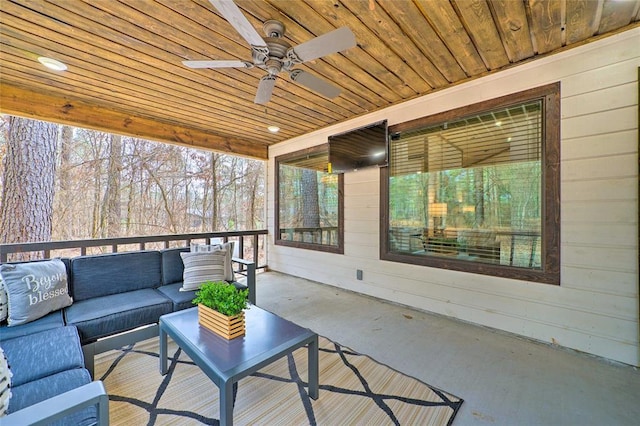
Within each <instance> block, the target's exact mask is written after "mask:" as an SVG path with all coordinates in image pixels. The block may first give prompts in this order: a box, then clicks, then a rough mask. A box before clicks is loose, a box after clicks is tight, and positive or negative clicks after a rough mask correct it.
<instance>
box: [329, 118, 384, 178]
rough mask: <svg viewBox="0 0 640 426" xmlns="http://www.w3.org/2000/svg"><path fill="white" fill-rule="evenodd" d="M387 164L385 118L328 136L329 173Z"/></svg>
mask: <svg viewBox="0 0 640 426" xmlns="http://www.w3.org/2000/svg"><path fill="white" fill-rule="evenodd" d="M386 165H387V120H383V121H379V122H377V123H373V124H370V125H368V126H365V127H361V128H359V129H355V130H350V131H348V132H345V133H340V134H338V135H332V136H329V167H328V171H329V172H330V173H344V172H349V171H352V170H358V169H363V168H365V167H370V166H386Z"/></svg>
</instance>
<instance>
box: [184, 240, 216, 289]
mask: <svg viewBox="0 0 640 426" xmlns="http://www.w3.org/2000/svg"><path fill="white" fill-rule="evenodd" d="M180 257H182V263H184V273H183V275H182V281H183V282H182V287H181V288H180V291H193V290H198V289H199V288H200V286H201V285H202V284H203V283H205V282H207V281H224V277H225V276H224V262H225V260H226V257H227V251H226V250H217V251H211V252H198V253H191V252H185V253H180Z"/></svg>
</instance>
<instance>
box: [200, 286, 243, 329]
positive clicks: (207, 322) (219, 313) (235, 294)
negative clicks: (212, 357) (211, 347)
mask: <svg viewBox="0 0 640 426" xmlns="http://www.w3.org/2000/svg"><path fill="white" fill-rule="evenodd" d="M248 296H249V290H238V289H236V287H235V286H234V285H233V284H229V283H227V282H226V281H215V282H212V281H207V282H205V283H204V284H202V286H201V287H200V290H198V291H197V292H196V297H195V299H193V300H192V302H193V304H196V305H198V322H199V323H200V325H202V326H204V327H206V328H207V329H209V330H211V331H213V332H214V333H217V334H219V335H220V336H222V337H225V338H226V339H233V338H235V337H238V336H242V335H244V331H245V323H244V310H245V309H247V308H248V306H249V304H248Z"/></svg>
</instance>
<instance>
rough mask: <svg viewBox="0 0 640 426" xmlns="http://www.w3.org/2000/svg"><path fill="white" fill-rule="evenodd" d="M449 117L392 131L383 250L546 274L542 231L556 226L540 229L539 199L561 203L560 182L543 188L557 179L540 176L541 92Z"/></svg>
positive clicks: (444, 263) (459, 265)
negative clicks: (503, 104) (503, 103)
mask: <svg viewBox="0 0 640 426" xmlns="http://www.w3.org/2000/svg"><path fill="white" fill-rule="evenodd" d="M447 118H448V120H447V121H444V122H443V121H439V122H432V124H427V125H421V126H419V127H418V128H413V129H408V130H404V131H401V132H396V133H395V135H394V137H393V138H392V141H391V145H390V165H389V170H388V177H387V179H388V182H387V183H388V200H387V202H388V209H389V210H388V227H387V237H388V240H387V241H386V254H387V256H386V257H385V255H383V258H388V259H390V260H399V261H407V262H409V263H422V264H425V265H430V266H439V267H445V268H451V269H460V270H468V271H474V272H481V273H494V274H496V275H504V276H509V274H508V273H504V272H502V273H500V269H499V268H500V267H508V268H507V269H509V268H521V269H524V270H528V271H532V272H533V273H536V271H537V272H543V273H544V272H549V269H550V267H549V265H550V264H551V263H553V259H552V260H551V262H549V259H548V258H546V257H545V255H547V254H549V253H552V251H549V253H545V251H544V249H545V244H547V245H549V244H548V242H546V241H545V235H551V232H553V233H555V235H556V236H557V235H558V233H559V232H558V231H559V230H558V229H554V230H550V228H549V226H547V227H546V228H545V220H544V218H545V212H544V206H545V203H547V204H549V203H553V204H555V205H556V206H555V207H553V208H554V209H559V207H558V206H557V204H558V203H557V201H556V200H554V196H555V194H557V187H555V188H554V187H553V185H552V186H550V187H551V188H552V190H551V191H549V193H548V194H547V193H546V192H545V185H544V183H545V179H549V180H550V181H554V182H555V181H557V176H554V175H553V173H549V174H548V175H545V173H546V171H547V172H548V171H549V170H550V169H552V168H549V167H547V166H546V161H545V158H544V153H545V152H547V151H545V135H546V133H545V132H546V131H548V129H545V123H546V122H547V121H548V120H546V119H545V98H544V97H540V96H538V97H537V98H534V99H529V100H526V101H523V102H520V103H516V104H514V103H509V104H508V106H506V107H496V108H493V109H490V110H484V111H480V112H479V113H475V114H471V115H465V116H462V117H457V118H454V119H451V115H449V116H448V117H447ZM555 122H557V120H555ZM555 130H557V129H555ZM556 139H557V138H551V137H550V138H549V139H548V140H549V141H552V140H556ZM548 152H549V153H554V152H557V150H556V149H555V148H554V149H549V150H548ZM556 159H557V158H556ZM551 160H553V159H551ZM551 160H550V161H551ZM555 169H556V170H557V168H555ZM551 211H558V210H551ZM558 223H559V221H558ZM547 225H548V223H547ZM558 226H559V225H558ZM550 231H551V232H550ZM545 232H546V234H545ZM394 256H396V257H394ZM420 258H423V259H427V260H425V261H420V260H419V259H420ZM411 259H414V260H411ZM415 259H418V260H417V261H416V260H415ZM469 264H472V265H473V264H475V265H478V266H476V267H473V266H471V267H469V266H468V265H469ZM465 265H467V266H465ZM480 265H484V266H480ZM492 268H493V269H492ZM524 276H526V273H525V275H524ZM527 278H529V279H535V280H538V281H543V282H556V280H557V279H558V276H557V275H556V276H549V275H544V274H543V275H542V276H539V277H538V278H532V276H527Z"/></svg>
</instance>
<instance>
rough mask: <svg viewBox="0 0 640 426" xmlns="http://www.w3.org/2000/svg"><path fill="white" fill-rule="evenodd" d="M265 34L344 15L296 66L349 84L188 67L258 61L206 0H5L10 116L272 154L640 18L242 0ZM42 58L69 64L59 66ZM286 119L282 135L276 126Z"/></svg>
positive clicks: (493, 6)
mask: <svg viewBox="0 0 640 426" xmlns="http://www.w3.org/2000/svg"><path fill="white" fill-rule="evenodd" d="M236 4H238V6H239V7H240V9H241V10H242V11H243V12H244V14H245V16H246V17H247V19H248V20H249V22H250V23H251V24H253V26H254V27H255V28H256V30H257V31H258V32H259V33H260V34H261V35H262V34H263V31H262V23H263V22H264V21H266V20H268V19H277V20H280V21H282V22H283V23H284V25H285V26H286V34H285V38H286V39H287V40H288V42H289V43H291V45H293V46H295V45H297V44H300V43H303V42H305V41H308V40H310V39H312V38H314V37H316V36H319V35H322V34H324V33H327V32H329V31H331V30H333V29H335V28H338V27H341V26H348V27H349V28H350V29H351V30H352V31H353V33H354V34H355V36H356V40H357V43H358V45H357V47H354V48H352V49H349V50H347V51H344V52H341V53H335V54H332V55H329V56H325V57H323V58H321V59H317V60H314V61H311V62H309V63H304V64H302V65H299V66H298V67H297V68H300V69H303V70H305V71H308V72H310V73H312V74H314V75H316V76H319V77H321V78H323V79H325V80H327V81H330V82H332V83H333V84H334V85H336V86H338V87H340V88H341V90H342V92H341V94H340V96H339V97H337V98H335V99H327V98H324V97H322V96H320V95H318V94H316V93H315V92H313V91H310V90H308V89H306V88H305V87H303V86H300V85H299V84H297V83H295V82H292V81H290V80H289V79H288V77H287V76H286V74H285V73H281V74H279V77H280V78H278V80H277V83H276V88H275V90H274V93H273V97H272V99H271V101H270V102H269V103H268V104H267V105H263V106H260V105H256V104H254V103H253V100H254V95H255V91H256V87H257V84H258V81H259V79H260V78H261V77H262V76H263V75H265V72H264V71H263V70H261V69H259V68H251V69H189V68H186V67H184V66H183V65H182V64H181V61H183V60H210V59H234V60H238V59H240V60H246V61H251V54H250V50H249V47H248V45H247V43H246V41H245V40H244V39H243V38H242V37H241V36H240V35H239V34H238V33H237V32H236V31H235V30H234V28H233V27H231V25H230V24H229V23H228V22H227V21H225V20H224V19H223V18H222V17H221V15H220V14H219V13H218V11H217V10H216V9H215V8H214V7H213V6H212V5H211V3H209V1H208V0H121V1H118V0H64V1H62V0H54V1H47V0H1V5H2V7H1V13H0V36H1V44H0V55H1V56H0V95H1V98H0V110H1V111H2V113H5V114H14V115H21V116H26V117H35V118H39V119H44V120H50V121H54V122H61V123H69V124H74V125H78V126H84V127H90V128H96V129H100V130H107V131H111V132H114V133H121V134H127V135H134V136H140V137H145V138H148V139H155V140H161V141H167V142H172V143H179V144H184V145H193V146H198V147H203V148H208V149H213V150H217V151H222V152H229V153H236V154H239V155H244V156H251V157H255V158H266V157H267V147H268V146H269V145H270V144H274V143H277V142H280V141H282V140H286V139H289V138H291V137H294V136H297V135H301V134H304V133H307V132H310V131H313V130H315V129H319V128H322V127H326V126H329V125H331V124H334V123H337V122H341V121H345V120H348V119H350V118H353V117H355V116H359V115H362V114H365V113H367V112H371V111H375V110H378V109H381V108H384V107H388V106H390V105H394V104H398V103H400V102H403V101H406V100H408V99H412V98H415V97H417V96H421V95H424V94H427V93H429V92H432V91H434V90H438V89H442V88H446V87H448V86H451V85H453V84H457V83H460V82H462V81H467V80H469V79H473V78H477V77H480V76H483V75H486V74H487V73H490V72H496V71H499V70H503V69H505V68H507V67H510V66H513V65H514V64H518V63H520V62H522V61H528V60H530V59H533V58H536V57H540V56H542V55H546V54H550V53H554V52H557V51H560V50H563V49H566V48H570V47H575V46H578V45H581V44H583V43H585V42H588V41H591V40H594V39H596V38H599V37H601V36H603V35H610V34H613V33H616V32H620V31H624V30H628V29H631V28H633V27H636V26H637V25H638V21H639V18H640V12H639V9H640V0H628V1H625V0H622V1H621V0H544V1H542V0H521V1H520V0H450V1H448V0H413V1H410V0H304V1H302V0H296V1H293V0H237V1H236ZM38 56H47V57H52V58H55V59H57V60H60V61H62V62H63V63H65V64H67V65H68V69H67V70H66V71H58V72H55V71H50V70H47V69H45V68H44V67H43V66H41V65H40V64H39V63H38V62H37V61H36V58H37V57H38ZM269 125H275V126H278V127H280V129H281V130H280V132H279V133H277V134H272V133H270V132H268V131H267V126H269Z"/></svg>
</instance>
